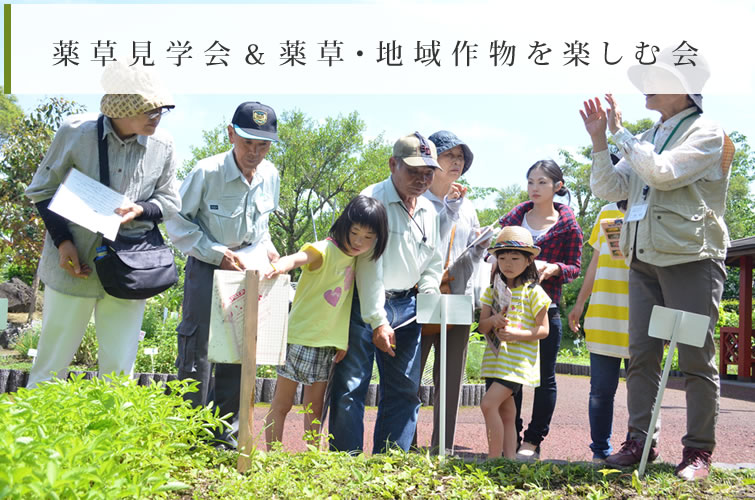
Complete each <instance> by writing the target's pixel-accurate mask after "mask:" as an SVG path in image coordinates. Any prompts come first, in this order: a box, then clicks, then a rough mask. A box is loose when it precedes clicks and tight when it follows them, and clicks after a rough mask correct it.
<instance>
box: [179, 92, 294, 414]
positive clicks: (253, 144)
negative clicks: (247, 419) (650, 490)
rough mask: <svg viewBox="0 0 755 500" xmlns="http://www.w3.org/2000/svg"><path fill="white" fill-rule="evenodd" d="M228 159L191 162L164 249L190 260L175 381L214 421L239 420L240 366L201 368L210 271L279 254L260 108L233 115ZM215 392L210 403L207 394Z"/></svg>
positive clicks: (269, 122)
mask: <svg viewBox="0 0 755 500" xmlns="http://www.w3.org/2000/svg"><path fill="white" fill-rule="evenodd" d="M228 138H229V140H230V142H231V144H232V145H233V148H232V149H231V150H230V151H227V152H225V153H221V154H218V155H215V156H212V157H210V158H205V159H203V160H200V161H199V162H197V164H196V166H195V167H194V168H193V169H192V171H191V173H189V175H188V177H186V179H185V180H184V182H183V184H182V185H181V189H180V194H181V200H182V210H181V212H180V213H179V214H178V215H177V216H176V217H174V218H172V219H171V220H169V221H167V222H166V228H167V230H168V234H169V235H170V239H171V241H173V243H174V244H175V246H176V247H178V249H179V250H181V251H182V252H184V253H185V254H187V255H189V259H188V260H187V262H186V276H185V279H184V300H183V320H182V321H181V324H179V325H178V329H177V330H178V359H177V360H176V367H177V368H178V378H180V379H187V378H191V379H195V380H198V381H199V382H200V384H199V392H196V393H190V394H187V395H186V398H187V399H189V400H190V401H191V402H192V403H193V404H194V405H195V406H200V405H206V404H207V403H208V401H209V400H214V401H215V405H216V406H218V407H219V408H220V414H221V415H225V414H227V413H233V414H234V415H237V414H238V410H239V391H240V383H241V365H237V364H221V363H218V364H216V365H215V383H214V386H213V387H212V388H211V387H210V372H211V365H210V362H209V361H208V360H207V345H208V339H209V330H210V306H211V302H212V277H213V273H214V271H215V270H216V269H225V270H235V271H241V270H243V269H244V268H245V267H244V264H243V263H242V262H241V259H240V258H239V255H238V254H237V251H238V250H240V249H242V248H244V247H247V246H250V245H264V247H265V249H266V250H267V255H268V257H269V258H270V260H271V261H273V262H274V261H276V260H278V258H279V254H278V252H277V251H276V249H275V247H274V246H273V243H272V241H271V239H270V231H269V229H268V221H269V218H270V214H271V213H272V212H273V211H274V210H276V209H277V208H278V197H279V192H280V178H279V176H278V170H277V169H276V168H275V166H274V165H273V164H272V163H270V162H269V161H267V160H265V155H267V153H268V151H269V150H270V144H271V142H272V141H277V140H278V134H277V120H276V117H275V111H274V110H273V109H272V108H271V107H269V106H266V105H264V104H261V103H259V102H245V103H243V104H241V105H240V106H239V107H238V108H236V112H235V113H234V115H233V120H232V121H231V124H230V125H229V126H228ZM212 389H214V397H213V390H212Z"/></svg>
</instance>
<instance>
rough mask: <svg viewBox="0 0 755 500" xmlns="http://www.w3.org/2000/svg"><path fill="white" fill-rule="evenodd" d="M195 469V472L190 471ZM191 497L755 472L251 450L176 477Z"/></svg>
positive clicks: (675, 482) (670, 489)
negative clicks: (247, 462) (239, 468)
mask: <svg viewBox="0 0 755 500" xmlns="http://www.w3.org/2000/svg"><path fill="white" fill-rule="evenodd" d="M194 472H196V473H197V474H196V475H194ZM181 481H182V482H184V483H187V484H189V485H190V487H191V489H192V496H193V497H194V498H216V499H224V498H332V499H347V498H349V499H350V498H370V499H373V498H491V499H492V498H509V497H510V498H538V499H540V498H554V499H555V498H593V499H601V498H627V497H638V496H641V497H645V498H647V497H650V498H657V497H662V498H742V497H745V496H748V495H750V496H751V495H753V494H755V486H754V484H755V473H754V472H753V471H738V472H729V471H718V470H714V472H713V473H712V475H711V478H710V479H709V480H708V481H705V482H700V483H695V484H689V483H686V482H683V481H681V480H679V479H677V478H676V477H674V474H673V466H672V465H651V466H650V467H649V469H648V474H647V476H646V478H645V479H644V480H642V481H641V480H639V479H638V478H637V477H636V476H634V475H633V474H632V473H631V472H629V471H619V470H614V469H601V468H599V467H594V466H592V465H589V464H580V463H574V464H564V465H554V464H550V463H537V464H522V463H519V462H513V461H510V460H506V459H498V460H490V461H481V462H465V461H463V460H460V459H458V458H450V459H447V460H440V459H439V458H437V457H430V456H428V455H426V454H418V453H403V452H400V451H396V452H392V453H390V454H386V455H378V456H374V457H366V456H364V455H359V456H356V457H352V456H349V455H347V454H344V453H328V452H319V451H313V450H311V451H308V452H305V453H299V454H289V453H286V452H283V451H273V452H270V453H264V452H255V453H253V454H252V467H251V469H250V470H249V471H248V473H247V474H244V475H241V474H238V473H237V472H236V470H235V454H228V455H226V456H223V455H222V454H219V455H217V456H216V458H215V461H214V462H213V463H211V464H210V466H209V467H207V468H205V469H203V470H201V471H192V474H191V477H190V478H181Z"/></svg>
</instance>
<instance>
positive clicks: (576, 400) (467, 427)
mask: <svg viewBox="0 0 755 500" xmlns="http://www.w3.org/2000/svg"><path fill="white" fill-rule="evenodd" d="M589 392H590V383H589V378H588V377H578V376H570V375H558V394H559V397H558V403H557V405H556V412H555V414H554V415H553V421H552V424H551V430H550V434H549V435H548V437H547V438H546V440H545V441H544V442H543V445H542V454H541V458H543V459H561V460H573V461H574V460H590V459H591V458H592V452H591V451H590V449H589V444H590V427H589V424H588V421H587V401H588V395H589ZM531 404H532V393H531V390H528V389H525V394H524V411H523V413H524V415H529V414H530V413H529V412H530V411H531ZM685 408H686V403H685V398H684V391H683V390H679V389H672V388H669V389H666V392H665V396H664V399H663V407H662V410H661V418H662V421H663V425H662V431H661V442H660V451H661V458H662V460H663V461H665V462H670V463H674V464H675V463H678V462H679V461H680V460H681V455H682V445H681V438H682V435H683V434H684V432H685V425H686V411H685ZM296 410H297V408H296V407H295V408H294V410H292V412H291V414H290V415H289V418H288V419H287V421H286V424H287V425H286V432H285V438H284V442H283V443H284V447H285V448H286V449H288V450H291V451H303V450H304V449H305V446H304V443H303V442H302V440H301V433H302V430H301V429H302V421H303V418H302V415H298V414H296V413H295V411H296ZM266 411H267V406H262V405H259V406H257V407H256V408H255V412H254V413H255V422H254V423H255V431H256V433H258V435H259V433H260V432H261V430H262V423H261V422H262V419H263V418H264V415H265V413H266ZM376 414H377V411H376V410H375V409H374V408H372V409H369V410H368V411H367V414H366V416H365V439H364V443H365V451H367V452H370V451H371V449H372V431H373V428H374V424H375V417H376ZM626 422H627V410H626V384H625V383H624V381H623V380H622V381H621V382H620V384H619V389H618V392H617V394H616V404H615V412H614V435H613V439H612V444H613V446H614V448H617V447H619V446H620V445H621V442H622V441H623V438H624V435H625V433H626ZM418 431H419V437H418V439H419V445H420V446H427V445H428V444H429V442H430V434H431V433H432V408H422V409H421V410H420V417H419V424H418ZM716 432H717V441H718V445H717V447H716V450H715V452H714V454H713V461H714V462H723V463H729V464H736V463H750V464H752V463H755V403H753V402H749V401H741V400H738V399H730V398H721V404H720V414H719V417H718V426H717V430H716ZM455 444H456V450H457V451H458V452H462V453H464V454H467V453H475V454H483V453H486V452H487V441H486V437H485V424H484V423H483V419H482V413H481V412H480V409H479V408H476V407H474V408H471V407H464V408H461V410H460V411H459V418H458V423H457V426H456V443H455Z"/></svg>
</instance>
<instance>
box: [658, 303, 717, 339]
mask: <svg viewBox="0 0 755 500" xmlns="http://www.w3.org/2000/svg"><path fill="white" fill-rule="evenodd" d="M709 324H710V316H705V315H704V314H697V313H691V312H687V311H680V310H678V309H671V308H668V307H663V306H653V312H652V313H651V314H650V324H649V325H648V335H650V336H651V337H655V338H659V339H665V340H671V336H672V335H674V334H676V340H677V342H679V343H681V344H687V345H691V346H694V347H702V346H703V345H704V344H705V337H706V336H707V333H708V325H709Z"/></svg>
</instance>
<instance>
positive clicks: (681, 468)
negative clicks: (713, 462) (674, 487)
mask: <svg viewBox="0 0 755 500" xmlns="http://www.w3.org/2000/svg"><path fill="white" fill-rule="evenodd" d="M710 455H711V453H710V452H709V451H705V450H701V449H699V448H690V447H688V446H685V447H684V451H683V452H682V462H681V463H680V464H679V465H677V466H676V469H675V472H676V475H677V476H678V477H680V478H682V479H684V480H685V481H695V480H697V479H705V478H706V477H708V473H709V472H710Z"/></svg>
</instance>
